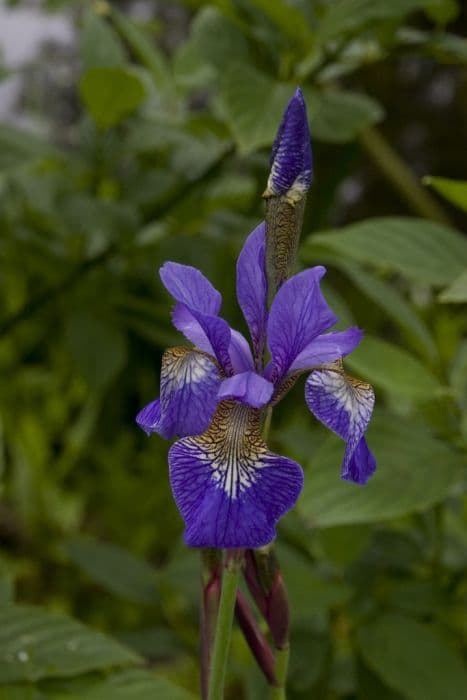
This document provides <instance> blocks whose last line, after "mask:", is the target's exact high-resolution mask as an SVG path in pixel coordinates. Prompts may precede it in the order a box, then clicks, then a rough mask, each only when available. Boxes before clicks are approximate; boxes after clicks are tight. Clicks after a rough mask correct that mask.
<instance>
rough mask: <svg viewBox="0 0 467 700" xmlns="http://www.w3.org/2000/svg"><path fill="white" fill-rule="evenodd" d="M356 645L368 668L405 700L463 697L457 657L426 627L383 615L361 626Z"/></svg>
mask: <svg viewBox="0 0 467 700" xmlns="http://www.w3.org/2000/svg"><path fill="white" fill-rule="evenodd" d="M357 642H358V646H359V649H360V653H361V654H362V656H363V658H364V660H365V662H366V663H367V664H368V665H369V666H370V668H372V669H373V670H374V671H375V672H376V673H377V674H378V675H379V676H380V677H381V678H382V679H383V680H384V681H385V682H386V683H387V684H388V685H389V686H390V687H392V688H394V689H395V690H398V691H400V692H401V693H402V694H403V695H404V697H406V698H408V699H409V700H459V698H462V697H465V696H466V695H467V671H466V669H465V665H464V663H463V661H462V658H461V655H460V654H459V653H458V652H457V651H456V650H455V648H454V647H453V646H451V644H450V643H449V642H447V641H446V640H444V639H443V638H442V637H441V636H439V635H438V634H437V633H436V632H435V631H434V630H433V629H431V628H430V627H429V626H428V625H423V624H421V623H419V622H416V621H415V620H412V619H410V618H407V617H403V616H402V615H384V616H383V617H380V618H378V619H377V620H375V621H374V622H373V623H371V624H368V625H366V626H364V627H362V628H361V629H360V630H359V631H358V633H357Z"/></svg>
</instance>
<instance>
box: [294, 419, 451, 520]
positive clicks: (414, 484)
mask: <svg viewBox="0 0 467 700" xmlns="http://www.w3.org/2000/svg"><path fill="white" fill-rule="evenodd" d="M367 440H368V443H369V445H370V448H371V450H372V452H373V453H374V455H375V457H376V460H377V463H378V466H377V469H376V472H375V474H374V476H373V477H372V478H371V479H370V481H369V482H368V484H367V485H366V486H364V487H362V486H358V485H356V484H352V483H349V482H346V481H341V479H340V478H339V477H340V467H341V463H342V458H343V455H344V443H343V442H342V441H341V440H339V438H337V437H335V436H333V435H332V436H329V437H328V439H327V440H326V441H325V442H324V443H323V445H322V447H320V448H319V449H318V450H317V451H316V452H315V453H314V455H313V459H312V462H311V464H310V467H309V469H308V471H307V474H306V478H305V486H304V489H303V493H302V495H301V496H300V499H299V501H298V509H299V512H300V513H301V514H302V515H303V516H304V518H305V519H306V521H307V522H308V524H309V525H310V526H311V527H331V526H334V525H344V524H354V523H371V522H379V521H382V520H388V519H390V518H397V517H400V516H403V515H406V514H407V513H413V512H418V511H422V510H425V509H426V508H428V507H430V506H432V505H433V504H434V503H438V502H439V501H442V500H443V499H444V498H445V497H446V495H447V494H448V493H449V491H450V489H451V487H452V486H453V484H454V483H455V482H456V480H457V479H458V478H460V475H461V473H462V458H461V457H460V455H459V453H457V452H456V451H455V450H453V449H452V448H451V447H450V446H449V445H448V444H447V443H445V442H442V441H441V440H438V439H437V438H435V437H434V436H433V435H432V434H431V433H430V431H429V430H428V429H427V428H425V427H424V426H422V425H420V424H418V423H415V422H413V421H411V420H409V419H407V418H404V419H401V418H396V417H394V416H390V415H381V414H375V416H374V417H373V420H372V421H371V423H370V427H369V429H368V432H367Z"/></svg>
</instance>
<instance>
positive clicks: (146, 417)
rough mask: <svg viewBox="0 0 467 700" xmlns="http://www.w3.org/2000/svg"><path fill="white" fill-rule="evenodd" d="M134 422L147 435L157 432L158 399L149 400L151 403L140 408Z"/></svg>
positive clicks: (158, 421)
mask: <svg viewBox="0 0 467 700" xmlns="http://www.w3.org/2000/svg"><path fill="white" fill-rule="evenodd" d="M136 422H137V424H138V425H139V427H140V428H141V429H142V430H144V432H145V433H147V434H148V435H150V434H151V433H158V432H159V430H160V423H161V402H160V399H155V401H151V403H149V404H148V405H147V406H145V407H144V408H142V409H141V411H140V412H139V413H138V415H137V416H136Z"/></svg>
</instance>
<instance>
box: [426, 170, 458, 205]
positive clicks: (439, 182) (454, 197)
mask: <svg viewBox="0 0 467 700" xmlns="http://www.w3.org/2000/svg"><path fill="white" fill-rule="evenodd" d="M423 183H424V184H425V185H430V186H431V187H433V189H435V190H436V191H437V192H438V194H440V195H441V196H442V197H444V198H445V199H447V200H448V202H451V204H454V206H456V207H459V209H463V210H464V211H467V180H450V179H449V178H447V177H433V176H432V175H428V176H427V177H424V178H423Z"/></svg>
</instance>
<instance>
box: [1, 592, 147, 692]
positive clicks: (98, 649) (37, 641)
mask: <svg viewBox="0 0 467 700" xmlns="http://www.w3.org/2000/svg"><path fill="white" fill-rule="evenodd" d="M138 661H139V657H138V656H137V655H136V654H134V653H133V652H132V651H130V650H129V649H127V648H125V647H124V646H122V645H121V644H119V643H118V642H116V641H115V640H113V639H111V638H110V637H106V636H105V635H103V634H101V633H100V632H95V631H93V630H91V629H89V628H87V627H85V626H84V625H82V624H81V623H80V622H77V621H76V620H72V619H71V618H68V617H65V616H64V615H59V614H56V613H49V612H46V611H45V610H41V609H40V608H34V607H31V606H19V605H6V606H2V607H0V683H13V682H15V681H36V680H38V679H40V678H47V677H63V676H74V675H77V674H79V673H86V672H88V671H94V670H96V669H105V668H109V667H111V666H126V665H129V664H134V663H137V662H138Z"/></svg>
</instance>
